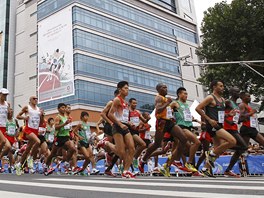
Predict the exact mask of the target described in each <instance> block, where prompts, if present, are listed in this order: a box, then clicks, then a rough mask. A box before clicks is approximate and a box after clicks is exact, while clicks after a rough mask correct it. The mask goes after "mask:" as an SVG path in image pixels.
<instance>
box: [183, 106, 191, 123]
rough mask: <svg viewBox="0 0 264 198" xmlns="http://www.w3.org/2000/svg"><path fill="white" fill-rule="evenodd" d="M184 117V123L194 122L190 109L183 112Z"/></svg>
mask: <svg viewBox="0 0 264 198" xmlns="http://www.w3.org/2000/svg"><path fill="white" fill-rule="evenodd" d="M183 116H184V121H186V122H191V121H192V114H191V111H190V109H189V108H188V109H185V110H184V111H183Z"/></svg>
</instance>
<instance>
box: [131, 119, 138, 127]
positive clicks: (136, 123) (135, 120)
mask: <svg viewBox="0 0 264 198" xmlns="http://www.w3.org/2000/svg"><path fill="white" fill-rule="evenodd" d="M130 121H131V122H132V123H133V124H134V125H135V126H138V125H139V121H140V120H139V117H130Z"/></svg>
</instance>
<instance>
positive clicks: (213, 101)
mask: <svg viewBox="0 0 264 198" xmlns="http://www.w3.org/2000/svg"><path fill="white" fill-rule="evenodd" d="M210 88H211V90H212V91H213V93H212V94H210V95H209V96H207V97H206V98H205V99H204V100H203V101H202V102H201V103H200V104H199V105H198V106H197V107H196V111H197V112H198V113H199V114H200V115H201V118H202V120H205V122H206V131H207V132H208V133H209V134H210V135H211V137H212V138H213V144H214V150H211V152H210V154H209V155H208V160H207V161H208V163H207V164H206V166H205V167H204V168H203V169H202V172H203V173H204V174H205V175H207V176H209V177H212V176H213V175H212V174H211V173H210V172H209V170H208V168H209V166H212V167H214V162H215V160H216V158H217V157H219V155H221V154H222V153H223V152H224V151H226V150H227V149H229V148H232V147H234V146H235V145H236V139H235V138H234V137H233V136H232V135H231V134H230V133H228V132H227V131H226V130H225V129H223V123H224V120H225V100H224V99H223V98H222V95H223V92H224V83H223V82H222V81H220V80H214V81H212V82H211V84H210ZM221 140H224V142H223V141H222V142H221Z"/></svg>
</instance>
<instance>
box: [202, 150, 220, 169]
mask: <svg viewBox="0 0 264 198" xmlns="http://www.w3.org/2000/svg"><path fill="white" fill-rule="evenodd" d="M205 155H206V161H207V162H208V163H209V165H210V166H211V167H212V168H214V167H215V165H214V162H215V160H216V158H217V157H216V156H215V155H212V154H210V153H209V152H205Z"/></svg>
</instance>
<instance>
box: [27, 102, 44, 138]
mask: <svg viewBox="0 0 264 198" xmlns="http://www.w3.org/2000/svg"><path fill="white" fill-rule="evenodd" d="M27 115H28V116H29V119H28V120H27V122H26V127H25V129H24V133H26V134H28V135H29V134H31V133H34V134H35V135H36V136H38V131H39V124H40V109H39V108H38V107H37V106H36V109H33V108H32V107H31V106H30V105H28V114H27Z"/></svg>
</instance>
